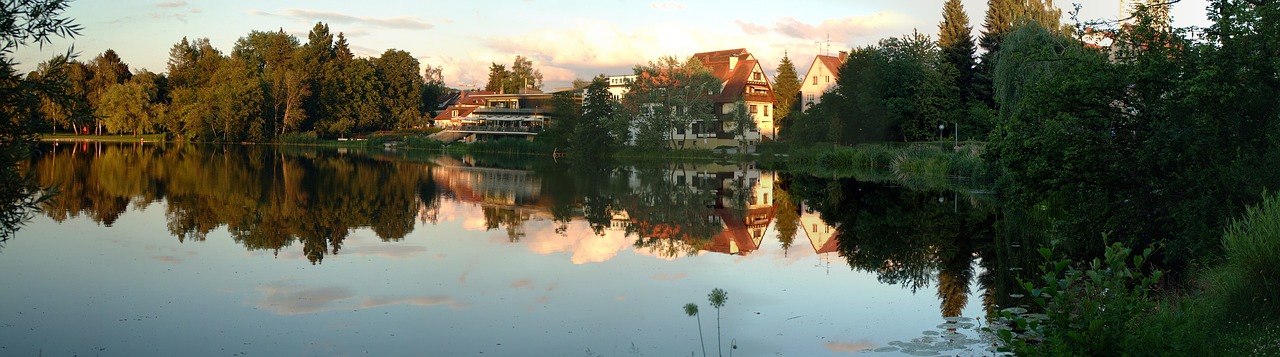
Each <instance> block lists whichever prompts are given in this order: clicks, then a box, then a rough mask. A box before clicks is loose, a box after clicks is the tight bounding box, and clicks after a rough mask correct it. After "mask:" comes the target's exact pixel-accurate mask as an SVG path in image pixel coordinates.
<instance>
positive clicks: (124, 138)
mask: <svg viewBox="0 0 1280 357" xmlns="http://www.w3.org/2000/svg"><path fill="white" fill-rule="evenodd" d="M40 140H41V141H99V142H139V141H146V142H157V141H165V135H164V134H146V135H138V136H133V135H76V134H44V135H41V136H40Z"/></svg>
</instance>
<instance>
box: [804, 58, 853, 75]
mask: <svg viewBox="0 0 1280 357" xmlns="http://www.w3.org/2000/svg"><path fill="white" fill-rule="evenodd" d="M813 63H814V64H819V63H821V64H822V65H823V66H826V67H827V70H828V71H831V76H832V77H835V78H840V67H841V66H844V62H841V61H840V57H836V56H827V55H818V58H817V59H814V61H813ZM809 71H813V69H812V68H810V69H809Z"/></svg>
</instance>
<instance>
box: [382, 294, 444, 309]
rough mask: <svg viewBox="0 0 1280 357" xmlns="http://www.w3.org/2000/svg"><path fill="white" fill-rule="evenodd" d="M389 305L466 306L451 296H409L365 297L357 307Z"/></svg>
mask: <svg viewBox="0 0 1280 357" xmlns="http://www.w3.org/2000/svg"><path fill="white" fill-rule="evenodd" d="M390 305H412V306H438V305H444V306H448V307H449V308H451V309H461V308H464V307H466V306H467V305H466V304H462V303H459V302H457V301H454V300H453V298H448V297H443V296H419V297H411V298H389V297H379V298H365V299H364V301H362V302H361V303H360V306H358V307H357V308H360V309H368V308H374V307H380V306H390Z"/></svg>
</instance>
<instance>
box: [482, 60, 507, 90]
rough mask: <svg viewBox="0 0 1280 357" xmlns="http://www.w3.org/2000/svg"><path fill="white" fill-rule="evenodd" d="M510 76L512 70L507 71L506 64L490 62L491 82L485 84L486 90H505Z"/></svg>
mask: <svg viewBox="0 0 1280 357" xmlns="http://www.w3.org/2000/svg"><path fill="white" fill-rule="evenodd" d="M509 76H510V72H507V66H506V65H501V64H497V63H493V64H490V65H489V82H488V83H486V84H485V85H484V90H486V91H489V92H503V91H505V86H506V83H507V82H508V81H507V77H509Z"/></svg>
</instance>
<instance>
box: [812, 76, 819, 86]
mask: <svg viewBox="0 0 1280 357" xmlns="http://www.w3.org/2000/svg"><path fill="white" fill-rule="evenodd" d="M813 84H818V76H813Z"/></svg>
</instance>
